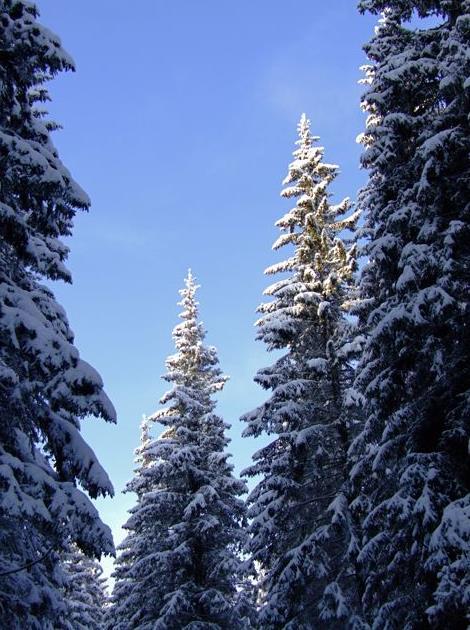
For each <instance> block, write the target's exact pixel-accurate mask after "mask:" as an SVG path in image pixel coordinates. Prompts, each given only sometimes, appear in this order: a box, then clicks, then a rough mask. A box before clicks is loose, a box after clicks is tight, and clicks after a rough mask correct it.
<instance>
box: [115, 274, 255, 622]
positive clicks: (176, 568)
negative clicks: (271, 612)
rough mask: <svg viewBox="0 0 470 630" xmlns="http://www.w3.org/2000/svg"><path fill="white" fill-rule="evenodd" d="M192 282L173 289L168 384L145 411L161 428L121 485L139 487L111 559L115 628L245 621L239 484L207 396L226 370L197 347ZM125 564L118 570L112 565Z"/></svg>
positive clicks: (199, 337)
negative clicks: (154, 407)
mask: <svg viewBox="0 0 470 630" xmlns="http://www.w3.org/2000/svg"><path fill="white" fill-rule="evenodd" d="M197 288H198V287H197V285H196V284H195V282H194V278H193V276H192V275H191V273H189V274H188V277H187V278H186V288H185V289H183V290H182V291H181V292H180V293H181V296H182V300H181V302H180V305H181V306H182V307H183V312H182V313H181V315H180V317H181V319H182V322H181V323H179V324H178V325H177V326H176V327H175V329H174V331H173V337H174V340H175V345H176V350H177V352H176V354H174V355H172V356H170V357H169V358H168V359H167V362H166V366H167V373H166V374H165V376H164V377H163V378H164V379H165V380H166V381H168V382H169V383H172V388H171V389H170V391H168V392H167V393H166V394H165V395H164V396H163V398H162V399H161V403H162V404H163V405H165V407H164V408H163V409H161V410H159V411H157V412H156V413H155V414H154V415H153V416H151V420H152V421H154V422H155V421H157V422H159V423H160V424H162V425H163V426H164V427H165V429H164V432H163V433H162V435H161V436H160V437H159V438H158V439H155V440H154V439H150V440H147V438H146V437H144V443H143V446H142V449H141V452H140V457H141V462H140V468H139V470H138V472H137V475H136V477H135V479H134V480H133V481H132V482H131V483H130V484H129V487H128V489H129V490H133V491H135V492H136V493H137V505H136V506H135V508H134V509H133V510H132V511H131V517H130V518H129V520H128V522H127V524H126V528H127V529H128V530H130V535H129V537H128V539H127V540H126V541H125V542H124V545H123V547H124V549H125V555H124V556H121V557H120V559H119V561H118V569H117V571H116V578H117V582H116V590H115V595H113V600H114V612H113V615H114V619H115V627H117V628H122V629H123V630H124V629H126V630H127V629H129V628H142V629H144V628H152V629H155V630H157V629H161V630H164V629H168V628H188V629H189V628H191V629H201V630H203V629H209V628H214V629H216V628H221V629H222V628H247V627H249V620H248V619H246V618H244V613H243V612H242V611H240V607H239V600H240V597H239V593H238V582H240V581H241V575H242V574H241V562H240V560H239V556H238V553H239V550H240V548H241V545H242V542H243V531H242V527H241V524H242V520H243V518H244V505H243V502H242V501H241V500H240V499H239V498H238V497H239V495H241V494H242V493H243V492H244V491H245V484H244V483H243V482H241V481H239V480H237V479H235V477H234V476H233V474H232V465H231V464H230V463H229V461H228V458H229V454H228V453H227V452H226V446H227V444H228V438H227V437H226V436H225V432H226V430H227V428H228V425H227V424H226V423H225V422H224V421H223V420H222V419H221V418H220V417H219V416H217V415H216V414H215V413H214V410H215V402H214V400H213V399H212V396H213V394H215V393H216V392H218V391H219V390H221V389H222V387H223V386H224V384H225V382H226V380H227V378H226V377H225V376H223V375H222V373H221V371H220V368H219V367H218V359H217V353H216V350H215V348H213V347H207V346H205V345H204V343H203V341H204V337H205V333H204V329H203V327H202V324H201V323H199V321H198V303H197V301H196V298H195V294H196V290H197ZM123 564H125V565H126V566H125V568H124V573H121V570H120V568H119V567H120V566H122V565H123Z"/></svg>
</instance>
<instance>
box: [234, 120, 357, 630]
mask: <svg viewBox="0 0 470 630" xmlns="http://www.w3.org/2000/svg"><path fill="white" fill-rule="evenodd" d="M298 132H299V139H298V141H297V149H296V151H295V152H294V161H293V162H292V163H291V164H290V166H289V172H288V175H287V177H286V179H285V180H284V182H283V183H284V185H285V188H284V189H283V191H282V193H281V195H282V196H283V197H284V198H286V199H291V198H294V199H295V201H296V203H295V206H294V207H293V208H292V209H291V210H290V211H289V212H288V213H287V214H286V215H285V216H283V217H282V218H281V219H280V220H279V221H278V222H277V223H276V225H277V226H278V227H279V228H280V230H281V235H280V236H279V238H278V239H277V240H276V242H275V243H274V245H273V249H279V248H281V247H284V246H290V247H291V251H292V255H291V256H290V257H289V258H287V259H286V260H284V261H282V262H279V263H276V264H275V265H273V266H272V267H269V268H268V269H267V270H266V273H267V274H270V275H271V274H278V273H283V274H284V276H283V277H281V279H280V280H278V281H277V282H276V283H274V284H272V285H271V286H270V287H269V288H268V289H266V291H265V294H266V295H268V296H270V297H272V298H273V300H272V301H270V302H267V303H265V304H262V305H261V306H260V307H259V311H260V312H261V318H260V319H259V321H258V322H257V326H258V338H259V339H261V340H262V341H264V342H265V343H266V344H267V347H268V349H269V350H285V351H286V352H285V353H284V354H283V355H282V356H281V357H280V358H279V359H277V360H276V362H275V363H274V364H273V365H272V366H271V367H268V368H265V369H262V370H260V371H259V372H258V373H257V375H256V377H255V380H256V382H258V383H259V384H260V385H261V386H262V387H263V388H265V389H269V390H271V391H272V394H271V397H270V398H269V399H268V400H267V401H266V402H265V403H264V404H263V405H261V406H260V407H259V408H257V409H255V410H254V411H252V412H251V413H248V414H246V415H245V416H244V417H243V420H244V421H245V422H247V423H248V427H247V428H246V429H245V432H244V435H245V436H255V437H256V436H259V435H261V434H263V433H265V434H267V435H273V436H275V437H274V439H273V441H272V442H271V443H270V444H268V445H267V446H265V447H264V448H262V449H261V450H260V451H258V452H257V453H256V454H255V455H254V464H253V465H252V466H251V467H250V468H248V469H247V470H246V471H245V473H244V474H246V475H248V476H258V475H260V476H261V480H260V481H259V483H258V484H257V486H256V487H255V489H254V490H253V492H252V493H251V494H250V496H249V498H248V505H249V506H250V509H249V513H248V515H249V517H251V519H252V520H251V524H250V528H249V532H250V535H251V538H250V542H249V548H248V551H249V553H250V554H251V558H252V560H253V561H255V563H259V566H260V569H261V575H262V576H263V577H262V579H261V584H260V588H261V592H262V594H263V595H262V607H261V611H260V621H261V625H262V627H263V628H303V627H311V625H310V624H311V623H312V622H313V621H315V624H316V627H320V624H321V623H322V621H321V619H320V609H319V604H320V599H321V596H322V594H323V589H324V588H325V587H326V585H327V584H328V583H329V579H330V574H331V573H332V572H333V571H334V570H335V569H336V567H335V566H334V562H333V560H332V558H333V555H341V552H340V551H339V548H338V547H337V546H336V547H335V545H336V542H338V541H333V538H331V540H330V543H328V542H327V538H328V537H329V533H328V532H329V531H330V525H331V519H332V514H331V513H329V510H330V509H331V510H332V511H333V512H335V511H336V512H337V515H336V520H338V521H339V520H340V519H341V518H342V514H340V513H341V512H342V506H344V503H345V501H344V498H343V499H340V498H339V497H338V496H337V493H338V492H339V489H340V487H341V483H342V482H343V481H344V478H345V470H344V465H345V459H346V451H347V448H348V444H349V436H348V434H349V426H348V420H347V415H348V414H347V411H346V405H345V394H346V389H347V386H348V384H349V382H350V380H351V370H350V367H349V366H348V363H347V360H346V357H345V356H344V354H343V351H342V338H343V334H344V333H345V329H346V322H345V319H344V315H343V313H342V304H343V302H344V300H345V299H346V297H347V293H346V286H347V284H348V282H349V280H350V279H351V275H352V272H353V269H354V266H355V258H354V250H353V249H352V248H348V247H347V246H346V245H345V243H344V242H343V241H342V240H341V238H340V237H339V233H340V232H341V231H342V230H345V229H346V228H351V227H353V226H354V224H355V221H356V215H355V214H351V215H348V211H349V208H350V203H349V200H348V199H344V200H343V201H342V202H341V203H340V204H338V205H332V204H331V203H330V200H329V197H330V193H329V191H328V188H329V185H330V184H331V182H332V181H333V180H334V178H335V177H336V175H337V171H338V168H337V167H336V166H334V165H331V164H326V163H324V162H323V148H322V147H319V146H316V144H315V143H316V141H317V140H318V138H315V137H312V135H311V133H310V122H309V121H308V119H307V118H306V116H305V115H302V117H301V119H300V123H299V126H298ZM341 216H342V217H343V218H341ZM335 497H336V498H338V500H337V501H336V502H334V501H333V500H334V499H335ZM332 502H333V503H332ZM330 504H331V505H330ZM333 518H335V517H334V515H333ZM331 595H332V599H333V600H335V597H334V588H333V587H332V589H331ZM331 606H333V607H334V604H330V608H331ZM324 612H326V611H324ZM332 615H333V613H332V612H331V611H330V615H329V616H330V617H331V616H332ZM328 623H331V622H328ZM330 627H331V625H330Z"/></svg>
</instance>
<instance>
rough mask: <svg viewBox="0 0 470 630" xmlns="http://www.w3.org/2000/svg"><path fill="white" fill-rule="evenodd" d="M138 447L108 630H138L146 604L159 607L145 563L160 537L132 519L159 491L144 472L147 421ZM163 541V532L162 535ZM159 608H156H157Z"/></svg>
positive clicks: (147, 460)
mask: <svg viewBox="0 0 470 630" xmlns="http://www.w3.org/2000/svg"><path fill="white" fill-rule="evenodd" d="M140 430H141V432H140V444H139V447H138V448H137V449H136V451H135V454H136V459H135V462H136V465H137V468H136V470H135V476H134V478H133V479H132V480H131V481H130V482H129V483H128V484H127V486H126V489H125V492H135V493H136V495H137V502H136V505H135V506H134V507H132V508H131V510H130V511H129V512H130V514H131V516H130V518H129V519H128V521H127V522H126V524H125V525H124V526H123V528H124V529H126V530H127V531H128V534H127V536H126V537H125V539H124V541H123V542H122V543H121V544H120V545H119V547H118V551H119V555H118V557H117V559H116V562H115V568H114V573H113V578H115V584H114V589H113V593H112V596H111V598H110V600H111V601H110V604H111V605H110V607H109V608H108V609H107V611H106V615H105V627H106V628H108V629H109V630H112V629H114V628H116V630H126V629H129V628H136V627H141V624H142V620H143V619H145V618H146V615H147V608H148V606H149V602H152V605H151V610H153V609H154V607H155V602H159V603H160V606H161V605H162V600H161V598H159V595H158V591H159V583H160V580H161V577H160V576H156V575H155V573H154V572H153V571H149V568H148V559H149V558H150V557H151V556H152V554H153V553H155V551H156V547H155V542H156V540H157V538H156V536H159V535H160V532H159V531H158V527H157V529H156V530H155V531H153V523H152V520H151V519H149V521H148V523H146V524H145V526H141V527H139V528H136V527H134V515H137V518H139V513H140V512H141V511H142V510H143V511H144V512H145V511H146V510H147V509H148V507H147V506H148V504H149V499H151V496H152V493H155V492H158V491H159V485H158V483H156V482H155V480H154V479H153V478H152V476H149V475H146V469H147V467H148V466H149V465H150V464H151V462H152V461H153V460H154V458H153V457H152V455H151V454H150V453H149V451H148V447H149V445H150V444H151V438H150V427H149V419H148V418H147V417H145V416H144V417H143V419H142V423H141V425H140ZM162 535H163V537H165V532H162ZM157 606H158V604H157ZM149 623H150V625H151V624H152V622H151V621H149Z"/></svg>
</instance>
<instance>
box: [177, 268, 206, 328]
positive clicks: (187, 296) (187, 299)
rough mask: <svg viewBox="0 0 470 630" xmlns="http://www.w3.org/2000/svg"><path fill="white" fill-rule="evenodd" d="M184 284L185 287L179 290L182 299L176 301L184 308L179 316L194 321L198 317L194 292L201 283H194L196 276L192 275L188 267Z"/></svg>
mask: <svg viewBox="0 0 470 630" xmlns="http://www.w3.org/2000/svg"><path fill="white" fill-rule="evenodd" d="M184 284H185V285H186V286H185V288H184V289H180V290H179V294H180V295H181V298H182V299H181V301H180V302H178V306H182V307H183V309H184V310H183V312H182V313H180V315H179V316H180V318H181V319H182V320H184V321H191V320H193V321H194V322H195V321H196V320H197V318H198V306H199V302H198V301H197V300H196V292H197V290H198V289H199V288H200V286H201V285H199V284H196V278H195V277H194V276H193V273H192V271H191V269H188V274H187V276H186V278H185V279H184Z"/></svg>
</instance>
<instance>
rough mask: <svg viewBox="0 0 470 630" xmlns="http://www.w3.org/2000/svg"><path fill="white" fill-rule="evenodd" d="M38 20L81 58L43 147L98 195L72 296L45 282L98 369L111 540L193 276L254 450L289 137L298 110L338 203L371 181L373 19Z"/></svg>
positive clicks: (94, 12) (54, 7) (275, 10)
mask: <svg viewBox="0 0 470 630" xmlns="http://www.w3.org/2000/svg"><path fill="white" fill-rule="evenodd" d="M38 7H39V9H40V13H41V18H40V21H41V22H42V23H43V24H44V25H46V26H48V27H49V28H50V29H51V30H53V31H55V32H56V33H57V34H58V35H59V36H60V37H61V39H62V42H63V44H64V47H65V48H66V49H67V50H68V52H69V53H71V55H72V56H73V58H74V59H75V62H76V65H77V72H76V73H69V74H67V75H62V76H61V77H58V78H57V79H55V80H54V81H53V82H52V83H51V84H50V93H51V96H52V103H50V105H49V111H50V112H51V114H52V117H53V118H54V119H56V120H57V121H58V122H60V123H61V124H62V125H63V126H64V129H63V130H61V131H58V132H56V133H55V134H54V141H55V144H56V146H57V147H58V149H59V153H60V155H61V158H62V159H63V161H64V163H65V165H66V166H67V167H68V168H69V169H70V170H71V172H72V174H73V175H74V177H75V179H76V180H77V181H78V182H79V183H80V185H81V186H82V187H83V188H84V189H85V190H86V191H87V192H88V194H89V195H90V197H91V199H92V208H91V212H90V214H86V215H83V216H80V217H78V218H77V220H76V225H75V232H74V235H73V238H72V239H70V241H69V245H70V247H71V256H70V260H69V266H70V268H71V270H72V273H73V277H74V284H73V286H71V287H69V286H64V285H59V284H58V285H56V286H55V289H54V290H55V293H56V295H57V297H58V299H59V301H60V302H61V304H62V305H63V306H64V307H65V308H66V311H67V313H68V316H69V319H70V322H71V325H72V328H73V330H74V331H75V334H76V343H77V346H78V348H79V350H80V352H81V355H82V356H83V358H84V359H86V360H87V361H89V362H90V363H91V364H92V365H93V366H94V367H96V368H97V369H98V371H99V372H100V373H101V375H102V377H103V379H104V381H105V385H106V391H107V392H108V394H109V395H110V397H111V398H112V400H113V402H114V404H115V406H116V409H117V412H118V425H117V426H103V423H102V422H99V421H96V420H93V419H90V420H89V421H86V422H85V423H84V433H85V436H86V438H87V439H88V441H89V443H90V444H91V445H92V446H93V448H94V449H95V451H96V452H97V453H98V455H99V458H100V460H101V462H102V463H103V464H104V466H105V467H106V469H107V471H108V473H109V474H110V476H111V479H112V480H113V483H114V485H115V489H116V497H115V498H114V499H113V500H106V501H100V502H99V509H100V512H101V514H102V517H103V519H104V520H105V521H106V522H107V523H108V524H109V525H111V526H112V528H113V531H114V533H115V536H116V539H117V540H119V539H120V538H121V533H120V530H119V528H120V525H121V524H122V523H123V522H124V521H125V519H126V510H127V509H128V508H129V507H130V506H131V505H132V503H133V500H134V499H133V497H132V496H130V495H122V494H121V491H122V489H123V487H124V485H125V483H126V481H128V480H129V479H130V478H131V477H132V470H133V450H134V448H135V447H136V446H137V443H138V438H139V423H140V421H141V416H142V414H143V413H146V414H150V413H152V412H153V411H154V410H155V409H156V407H157V401H158V399H159V397H160V396H161V394H162V393H163V392H164V391H165V384H164V382H163V381H161V380H160V375H161V374H163V372H164V361H165V358H166V356H167V355H168V354H170V353H172V352H173V345H172V340H171V330H172V328H173V326H174V325H175V324H176V323H177V314H178V307H177V306H176V302H177V299H178V293H177V292H178V289H179V288H180V287H181V286H182V284H183V278H184V276H185V274H186V271H187V269H188V267H191V268H192V269H193V272H194V274H195V275H196V277H197V279H198V281H199V282H200V284H201V285H202V288H201V290H200V293H199V300H200V303H201V314H202V319H203V321H204V323H205V325H206V328H207V329H208V336H207V341H208V343H211V344H214V345H216V346H217V348H218V349H219V356H220V360H221V365H222V368H223V369H224V370H225V372H226V373H228V374H229V375H230V376H231V380H230V381H229V383H228V384H227V386H226V388H225V391H224V392H223V393H222V394H221V396H220V398H219V400H220V404H219V412H220V413H221V414H222V415H223V416H224V418H225V419H226V420H227V421H228V422H230V423H232V431H231V437H232V440H233V441H232V444H231V451H232V453H233V455H234V459H233V461H234V464H235V466H236V470H237V471H239V470H240V469H241V468H243V467H245V466H246V465H248V463H249V462H250V458H251V455H252V453H253V451H254V450H255V449H256V445H255V444H254V443H253V441H252V440H248V439H246V440H242V439H241V437H240V435H241V431H242V429H243V427H242V426H241V423H240V422H239V421H238V418H239V416H240V415H241V414H242V413H244V412H246V411H249V410H250V409H251V408H253V407H254V406H256V405H257V404H259V403H260V402H261V401H262V400H263V398H264V394H263V392H262V391H261V390H260V389H259V388H258V387H257V386H256V385H255V384H254V383H253V382H252V379H253V375H254V373H255V371H256V370H257V369H258V368H260V367H262V366H263V365H265V364H268V363H269V362H270V361H271V359H270V358H269V357H267V356H266V355H265V353H264V350H263V348H262V347H261V345H260V344H259V343H257V342H255V340H254V339H255V329H254V327H253V323H254V321H255V319H256V314H255V309H256V306H257V305H258V304H259V303H260V302H261V300H262V291H263V289H264V288H265V287H266V286H267V284H268V282H267V279H266V278H264V277H263V270H264V269H265V267H267V266H268V265H269V264H271V263H273V262H274V261H275V260H277V259H278V256H277V255H276V254H274V253H273V252H272V251H271V244H272V242H273V240H274V238H275V237H276V229H275V228H274V226H273V224H274V222H275V221H276V220H277V219H278V218H279V217H280V216H282V214H284V212H285V211H287V210H288V209H289V206H288V202H286V201H285V200H284V201H283V200H282V199H281V198H280V197H279V192H280V189H281V181H282V179H283V178H284V176H285V174H286V172H287V165H288V163H289V161H290V159H291V153H292V150H293V143H294V141H295V139H296V125H297V122H298V119H299V117H300V114H301V113H302V112H303V111H305V112H306V113H307V115H308V116H309V118H310V119H311V121H312V131H313V133H315V134H317V135H319V136H321V144H322V145H323V146H325V147H326V159H327V160H328V161H330V162H334V163H336V164H339V165H340V168H341V175H340V177H339V178H338V179H337V180H336V183H335V186H334V189H333V192H334V193H335V198H336V197H337V198H338V199H339V197H342V196H346V195H348V196H351V197H352V198H354V197H355V195H356V193H357V190H358V188H359V187H360V186H361V185H362V184H363V183H364V181H365V173H364V172H362V171H360V170H359V155H360V147H359V146H358V145H357V144H356V141H355V140H356V136H357V135H358V134H359V133H360V132H361V131H362V129H363V126H364V118H363V114H362V113H361V111H360V107H359V100H360V94H361V91H362V88H361V86H359V85H358V84H357V81H358V79H360V78H361V72H360V70H359V66H360V65H362V64H363V63H365V62H366V60H365V56H364V53H363V52H362V50H361V47H362V45H363V43H364V42H366V41H367V40H368V39H369V38H370V36H371V34H372V31H373V26H374V22H375V20H374V19H373V18H371V17H370V16H360V15H359V13H358V12H357V10H356V7H355V2H354V0H334V1H333V2H331V1H330V2H320V1H314V0H309V1H307V0H298V1H296V2H291V3H286V2H280V1H278V0H269V1H268V0H256V1H255V2H253V1H250V0H238V1H237V2H228V1H227V2H221V1H220V0H199V1H198V2H194V1H192V0H173V1H172V2H163V1H162V0H139V1H138V2H136V3H133V4H132V3H129V2H124V0H99V1H98V2H97V1H96V0H82V1H81V2H70V1H65V0H62V1H60V0H38Z"/></svg>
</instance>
